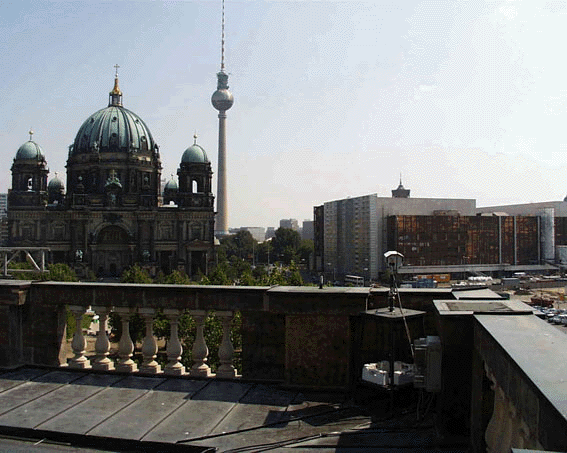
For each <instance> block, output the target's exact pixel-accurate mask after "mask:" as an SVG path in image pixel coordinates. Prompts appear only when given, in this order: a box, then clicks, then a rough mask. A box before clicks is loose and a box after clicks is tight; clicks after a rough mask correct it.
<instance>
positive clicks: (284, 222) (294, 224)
mask: <svg viewBox="0 0 567 453" xmlns="http://www.w3.org/2000/svg"><path fill="white" fill-rule="evenodd" d="M280 228H290V229H292V230H294V231H299V222H298V221H297V219H281V220H280Z"/></svg>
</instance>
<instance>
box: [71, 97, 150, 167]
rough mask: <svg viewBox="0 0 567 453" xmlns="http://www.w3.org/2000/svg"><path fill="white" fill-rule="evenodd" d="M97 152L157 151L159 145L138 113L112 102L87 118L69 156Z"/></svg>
mask: <svg viewBox="0 0 567 453" xmlns="http://www.w3.org/2000/svg"><path fill="white" fill-rule="evenodd" d="M98 152H132V153H153V152H156V153H157V146H156V144H155V142H154V139H153V137H152V134H151V133H150V130H149V129H148V126H146V123H144V122H143V121H142V119H141V118H140V117H138V115H136V114H135V113H133V112H131V111H130V110H128V109H125V108H124V107H122V106H121V105H110V106H108V107H106V108H104V109H101V110H99V111H98V112H95V113H93V114H92V115H91V116H90V117H88V118H87V120H86V121H85V122H84V123H83V125H82V126H81V128H80V129H79V132H78V133H77V136H76V137H75V142H74V143H73V145H72V148H71V150H70V151H69V156H72V155H77V154H81V153H98Z"/></svg>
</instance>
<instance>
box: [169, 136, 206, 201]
mask: <svg viewBox="0 0 567 453" xmlns="http://www.w3.org/2000/svg"><path fill="white" fill-rule="evenodd" d="M193 139H194V142H193V144H192V145H191V146H190V147H189V148H187V149H186V150H185V152H184V153H183V156H181V163H180V165H179V169H178V170H177V176H178V179H179V196H178V204H179V206H180V207H184V208H210V207H212V203H213V194H212V190H211V186H212V178H213V171H212V168H211V163H210V162H209V158H208V157H207V153H206V152H205V150H204V149H203V148H202V147H201V146H200V145H198V144H197V135H196V134H195V135H194V136H193Z"/></svg>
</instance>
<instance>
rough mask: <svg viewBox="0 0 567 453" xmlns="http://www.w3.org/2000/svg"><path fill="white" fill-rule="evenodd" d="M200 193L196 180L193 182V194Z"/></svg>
mask: <svg viewBox="0 0 567 453" xmlns="http://www.w3.org/2000/svg"><path fill="white" fill-rule="evenodd" d="M198 192H199V184H198V183H197V181H196V180H194V179H193V180H192V181H191V193H198Z"/></svg>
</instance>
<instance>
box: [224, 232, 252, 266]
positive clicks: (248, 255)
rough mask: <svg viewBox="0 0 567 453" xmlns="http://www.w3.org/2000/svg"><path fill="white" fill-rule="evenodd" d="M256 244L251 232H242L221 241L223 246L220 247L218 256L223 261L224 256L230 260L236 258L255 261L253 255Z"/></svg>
mask: <svg viewBox="0 0 567 453" xmlns="http://www.w3.org/2000/svg"><path fill="white" fill-rule="evenodd" d="M255 242H256V241H255V239H254V238H253V237H252V234H250V231H247V230H240V231H238V232H237V233H236V234H231V235H228V236H225V237H223V238H222V239H221V240H220V243H221V246H220V247H219V249H220V250H219V251H220V254H219V255H218V256H219V258H220V260H221V261H222V256H223V255H224V256H225V257H226V258H227V259H229V260H230V258H232V257H233V256H234V257H237V258H241V259H245V260H249V261H253V257H252V255H253V253H254V248H255Z"/></svg>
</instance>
